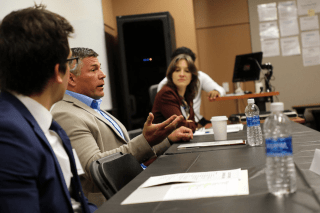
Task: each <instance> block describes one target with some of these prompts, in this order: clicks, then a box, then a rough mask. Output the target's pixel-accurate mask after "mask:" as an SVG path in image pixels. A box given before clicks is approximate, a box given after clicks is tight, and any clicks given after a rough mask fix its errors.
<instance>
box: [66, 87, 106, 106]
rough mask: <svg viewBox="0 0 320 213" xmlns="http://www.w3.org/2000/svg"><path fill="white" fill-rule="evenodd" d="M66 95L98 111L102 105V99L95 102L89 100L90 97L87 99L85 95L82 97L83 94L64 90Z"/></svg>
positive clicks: (91, 99) (94, 100)
mask: <svg viewBox="0 0 320 213" xmlns="http://www.w3.org/2000/svg"><path fill="white" fill-rule="evenodd" d="M66 94H67V95H70V96H72V97H74V98H76V99H78V100H79V101H81V102H83V103H84V104H86V105H87V106H88V107H91V108H93V109H98V110H100V105H101V103H102V99H98V100H96V99H93V98H90V97H88V96H86V95H83V94H80V93H76V92H72V91H70V90H66Z"/></svg>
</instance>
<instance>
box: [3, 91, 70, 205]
mask: <svg viewBox="0 0 320 213" xmlns="http://www.w3.org/2000/svg"><path fill="white" fill-rule="evenodd" d="M1 96H2V98H3V99H4V100H7V101H8V102H10V103H11V104H12V106H13V107H14V108H16V109H17V110H18V111H19V113H20V114H21V115H22V116H23V117H24V118H25V119H26V120H27V121H28V123H29V124H30V126H31V127H32V128H33V130H34V132H35V134H36V135H37V136H38V138H39V139H40V141H41V142H42V144H43V145H44V146H45V147H46V148H47V149H49V150H50V153H51V155H52V157H53V158H54V162H55V167H56V169H57V171H58V173H59V175H58V176H59V179H60V183H61V185H62V187H63V189H64V192H65V195H66V196H67V198H68V199H69V200H70V193H69V190H68V188H67V185H66V183H65V180H64V176H63V174H62V171H61V168H60V164H59V162H58V159H57V157H56V155H55V153H54V151H53V149H52V147H51V145H50V143H49V141H48V140H47V138H46V136H45V135H44V133H43V131H42V129H41V128H40V126H39V124H38V123H37V121H36V120H35V119H34V117H33V116H32V114H31V113H30V112H29V110H28V109H27V108H26V107H25V106H24V104H23V103H21V102H20V101H19V100H18V99H17V98H16V97H15V96H13V95H11V94H10V93H7V92H1ZM70 205H71V203H70Z"/></svg>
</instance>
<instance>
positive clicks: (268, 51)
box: [261, 39, 280, 57]
mask: <svg viewBox="0 0 320 213" xmlns="http://www.w3.org/2000/svg"><path fill="white" fill-rule="evenodd" d="M261 50H262V52H263V57H272V56H279V55H280V47H279V39H272V40H262V41H261Z"/></svg>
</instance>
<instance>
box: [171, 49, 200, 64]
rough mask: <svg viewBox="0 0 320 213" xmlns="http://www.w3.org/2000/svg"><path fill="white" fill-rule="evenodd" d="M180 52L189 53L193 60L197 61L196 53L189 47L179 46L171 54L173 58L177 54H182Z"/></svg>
mask: <svg viewBox="0 0 320 213" xmlns="http://www.w3.org/2000/svg"><path fill="white" fill-rule="evenodd" d="M180 54H186V55H189V56H190V57H191V58H192V60H193V62H195V61H196V55H195V54H194V52H192V50H190V49H189V48H188V47H179V48H178V49H176V50H175V51H173V53H172V55H171V60H173V59H174V58H175V57H176V56H177V55H180Z"/></svg>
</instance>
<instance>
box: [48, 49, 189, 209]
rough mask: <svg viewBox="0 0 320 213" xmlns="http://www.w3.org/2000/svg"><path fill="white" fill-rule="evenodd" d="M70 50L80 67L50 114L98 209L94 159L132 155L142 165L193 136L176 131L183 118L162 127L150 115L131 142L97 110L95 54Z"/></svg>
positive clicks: (99, 87)
mask: <svg viewBox="0 0 320 213" xmlns="http://www.w3.org/2000/svg"><path fill="white" fill-rule="evenodd" d="M71 50H72V55H73V57H79V62H78V64H79V65H78V68H77V69H76V70H75V71H74V72H72V73H70V78H69V80H68V90H67V91H66V94H65V95H64V98H63V100H62V101H60V102H58V103H57V104H56V105H55V106H54V107H53V109H52V111H51V112H52V114H53V118H54V119H55V120H56V121H57V122H58V123H59V124H60V125H61V126H62V128H63V129H64V130H65V131H66V133H67V135H68V136H69V138H70V140H71V144H72V147H73V148H74V149H75V150H76V152H77V154H78V156H79V159H80V162H81V165H82V167H83V169H84V171H85V174H84V175H82V176H81V177H80V178H81V183H82V187H83V191H84V193H85V195H86V196H87V198H88V199H89V201H90V202H92V203H94V204H96V205H97V206H100V205H101V204H102V203H103V202H105V201H106V199H105V198H104V196H103V195H102V193H101V192H100V190H99V189H98V188H97V187H96V186H95V185H94V184H93V181H92V179H91V176H90V170H89V168H90V165H91V163H92V162H93V161H94V160H97V159H100V158H102V157H105V156H107V155H110V154H113V153H116V152H123V153H131V154H132V155H133V156H134V157H135V158H136V159H137V160H138V161H139V162H140V163H143V162H146V161H148V160H150V159H152V158H155V157H156V156H157V155H160V154H162V153H163V152H164V151H165V150H166V149H167V148H168V147H169V146H170V143H172V142H176V141H180V140H190V139H191V138H192V137H193V135H192V131H191V130H190V129H188V128H186V127H180V128H178V129H176V130H175V128H176V126H177V125H178V123H179V122H180V121H181V120H182V119H183V118H182V117H177V116H173V117H171V118H169V119H168V120H167V121H165V122H163V123H161V124H152V120H153V115H152V113H150V114H149V117H148V119H147V121H146V123H145V125H144V128H143V134H141V135H138V136H137V137H135V138H133V139H132V140H130V138H129V135H128V132H127V130H126V128H125V127H124V126H123V125H122V124H121V122H120V121H118V120H117V119H116V118H114V117H113V116H112V115H110V114H109V113H107V112H106V111H103V110H100V109H99V106H100V104H101V97H103V95H104V92H103V85H104V80H103V79H104V78H105V77H106V75H105V74H104V73H103V72H102V71H101V69H100V63H99V61H98V59H97V56H98V54H97V53H96V52H94V51H93V50H91V49H87V48H72V49H71ZM167 137H168V138H167ZM168 139H170V141H169V140H168Z"/></svg>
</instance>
